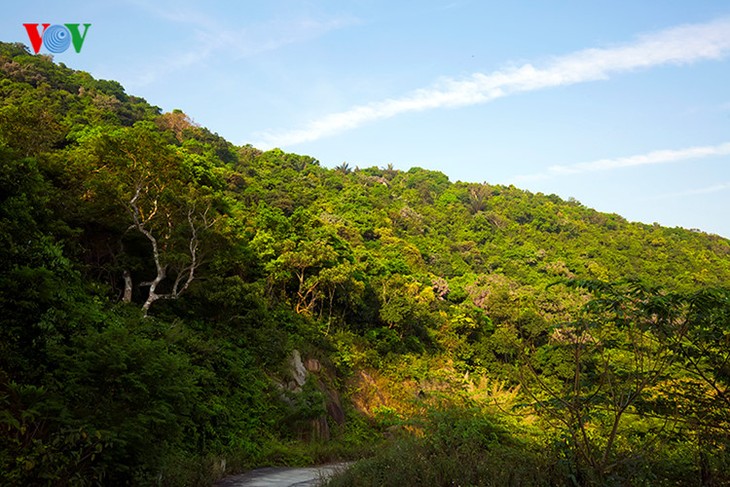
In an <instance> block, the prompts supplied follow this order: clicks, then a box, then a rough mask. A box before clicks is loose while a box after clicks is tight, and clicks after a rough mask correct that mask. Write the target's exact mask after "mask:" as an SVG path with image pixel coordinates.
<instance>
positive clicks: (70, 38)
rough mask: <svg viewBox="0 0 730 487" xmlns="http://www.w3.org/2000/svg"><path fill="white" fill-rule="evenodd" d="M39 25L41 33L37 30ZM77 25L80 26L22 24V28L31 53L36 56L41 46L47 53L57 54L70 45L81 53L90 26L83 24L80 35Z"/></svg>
mask: <svg viewBox="0 0 730 487" xmlns="http://www.w3.org/2000/svg"><path fill="white" fill-rule="evenodd" d="M39 25H41V26H42V27H43V30H42V31H39V30H38V26H39ZM79 25H81V24H63V25H61V24H55V25H51V24H23V27H25V30H26V31H28V38H29V39H30V45H31V46H32V47H33V53H35V54H38V51H40V50H41V46H45V48H46V49H48V51H49V52H52V53H54V54H59V53H61V52H65V51H66V50H67V49H68V48H69V46H70V45H71V44H72V43H73V46H74V49H75V50H76V52H81V47H82V46H83V45H84V40H86V33H87V32H89V27H90V26H91V24H83V25H84V33H83V34H81V30H80V29H79Z"/></svg>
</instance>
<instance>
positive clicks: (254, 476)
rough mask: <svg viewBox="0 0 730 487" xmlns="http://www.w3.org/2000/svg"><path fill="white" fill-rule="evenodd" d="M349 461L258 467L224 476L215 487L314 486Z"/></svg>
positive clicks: (344, 467) (342, 467)
mask: <svg viewBox="0 0 730 487" xmlns="http://www.w3.org/2000/svg"><path fill="white" fill-rule="evenodd" d="M350 465H351V464H350V463H331V464H328V465H321V466H319V467H307V468H287V467H272V468H259V469H256V470H252V471H250V472H247V473H244V474H241V475H233V476H231V477H226V478H224V479H223V480H220V481H219V482H217V483H216V484H215V487H315V486H318V485H322V483H324V481H325V480H327V479H329V478H330V477H332V476H333V475H334V474H335V473H337V472H341V471H342V470H344V469H346V468H347V467H348V466H350Z"/></svg>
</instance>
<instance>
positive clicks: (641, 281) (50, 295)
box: [0, 43, 730, 486]
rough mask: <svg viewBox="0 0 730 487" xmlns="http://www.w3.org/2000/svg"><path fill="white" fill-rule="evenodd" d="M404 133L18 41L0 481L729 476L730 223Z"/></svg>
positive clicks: (6, 182) (0, 234) (708, 481)
mask: <svg viewBox="0 0 730 487" xmlns="http://www.w3.org/2000/svg"><path fill="white" fill-rule="evenodd" d="M191 96H193V95H191ZM387 157H388V156H387V154H383V167H371V168H357V167H351V166H350V165H349V164H347V163H342V164H341V165H340V166H338V167H335V168H332V169H329V168H325V167H322V166H321V165H320V164H319V162H318V161H317V160H316V159H314V158H312V157H309V156H302V155H296V154H290V153H285V152H283V151H281V150H278V149H274V150H271V151H266V152H263V151H260V150H257V149H256V148H254V147H252V146H250V145H246V146H242V147H237V146H235V145H233V144H231V143H230V142H228V141H226V140H224V139H223V138H221V137H220V136H218V135H217V134H215V133H212V132H211V131H209V130H207V129H206V128H204V127H201V126H199V125H197V124H196V123H194V122H193V121H192V120H191V118H190V117H189V116H188V115H186V114H185V113H183V112H181V111H179V110H175V111H173V112H170V113H162V111H161V110H160V109H159V108H157V107H155V106H153V105H150V104H149V103H147V102H146V101H145V100H143V99H141V98H138V97H135V96H132V95H129V94H127V93H126V92H125V90H124V88H123V87H122V86H121V85H120V84H118V83H116V82H114V81H105V80H97V79H94V78H93V77H92V76H91V75H90V74H88V73H85V72H81V71H75V70H72V69H69V68H68V67H66V66H64V65H63V64H56V63H54V62H53V60H52V58H50V57H49V56H44V55H30V54H29V51H28V49H27V48H26V47H25V46H23V45H21V44H7V43H2V44H0V313H1V316H0V483H2V484H3V485H210V484H211V483H212V482H213V481H214V480H216V479H217V478H220V477H222V476H223V475H225V474H227V473H231V472H236V471H241V470H244V469H246V468H252V467H255V466H262V465H283V464H289V465H305V464H312V463H318V462H324V461H329V460H335V459H360V458H363V460H361V461H360V462H358V463H357V464H355V466H354V467H352V468H351V469H350V470H349V471H348V472H347V473H346V474H344V475H343V477H342V478H339V479H335V480H334V481H333V484H334V485H373V486H377V485H394V486H396V485H397V486H403V485H444V486H445V485H729V484H730V474H728V472H730V455H729V454H728V447H730V390H729V389H728V386H729V383H730V361H729V359H730V343H729V340H730V291H728V289H727V288H726V287H725V286H728V285H729V284H730V241H728V240H726V239H724V238H721V237H719V236H715V235H709V234H706V233H703V232H700V231H690V230H685V229H681V228H673V229H672V228H664V227H661V226H659V225H657V224H654V225H646V224H641V223H632V222H628V221H626V220H625V219H623V218H622V217H620V216H618V215H614V214H605V213H600V212H597V211H594V210H592V209H590V208H586V207H585V206H583V205H581V204H580V203H579V202H577V201H575V200H568V201H564V200H562V199H561V198H559V197H557V196H555V195H544V194H540V193H538V194H533V193H529V192H526V191H522V190H520V189H518V188H515V187H513V186H509V187H506V186H500V185H491V184H488V183H466V182H452V181H450V180H449V179H448V178H447V177H446V176H445V175H444V174H442V173H439V172H434V171H428V170H424V169H421V168H418V167H414V168H411V169H409V170H397V169H394V168H393V166H392V165H390V164H388V159H387Z"/></svg>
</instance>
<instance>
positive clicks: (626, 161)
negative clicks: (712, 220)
mask: <svg viewBox="0 0 730 487" xmlns="http://www.w3.org/2000/svg"><path fill="white" fill-rule="evenodd" d="M728 154H730V142H725V143H723V144H718V145H705V146H696V147H688V148H685V149H676V150H656V151H652V152H648V153H646V154H637V155H633V156H627V157H617V158H615V159H598V160H596V161H591V162H581V163H579V164H571V165H567V166H551V167H549V168H548V170H547V171H546V172H542V173H536V174H526V175H523V176H517V177H516V178H515V180H514V182H515V183H523V182H526V181H537V180H542V179H548V178H551V177H553V176H564V175H569V174H581V173H586V172H596V171H611V170H613V169H619V168H622V167H631V166H646V165H650V164H667V163H670V162H679V161H685V160H688V159H701V158H704V157H711V156H724V155H728Z"/></svg>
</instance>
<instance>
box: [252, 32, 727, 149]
mask: <svg viewBox="0 0 730 487" xmlns="http://www.w3.org/2000/svg"><path fill="white" fill-rule="evenodd" d="M728 53H730V18H724V19H719V20H715V21H713V22H708V23H704V24H692V25H684V26H679V27H674V28H671V29H667V30H663V31H660V32H657V33H653V34H648V35H643V36H640V37H639V38H638V39H637V40H636V41H635V42H633V43H630V44H625V45H621V46H615V47H609V48H601V49H585V50H582V51H577V52H574V53H571V54H568V55H565V56H560V57H555V58H553V59H551V60H549V61H548V62H546V63H545V65H544V66H543V67H535V66H533V65H532V64H525V65H522V66H520V67H515V68H509V69H504V70H501V71H495V72H492V73H486V74H485V73H474V74H472V75H471V76H469V77H467V78H465V79H461V80H456V79H450V78H447V79H444V80H443V81H441V82H439V83H437V84H435V85H433V86H431V87H428V88H423V89H418V90H415V91H413V92H411V93H409V94H407V95H405V96H403V97H400V98H391V99H387V100H383V101H378V102H373V103H370V104H367V105H360V106H355V107H353V108H351V109H349V110H346V111H343V112H339V113H333V114H329V115H325V116H324V117H322V118H320V119H318V120H314V121H312V122H310V123H309V124H308V125H306V126H305V127H303V128H301V129H295V130H289V131H283V132H265V133H260V134H258V136H259V137H260V138H261V141H260V142H259V145H260V146H265V147H272V146H288V145H293V144H297V143H302V142H309V141H313V140H317V139H320V138H323V137H327V136H331V135H334V134H337V133H340V132H343V131H346V130H350V129H353V128H356V127H359V126H361V125H363V124H365V123H368V122H373V121H376V120H382V119H386V118H391V117H395V116H397V115H399V114H402V113H407V112H417V111H423V110H431V109H435V108H445V107H459V106H466V105H475V104H479V103H487V102H490V101H492V100H495V99H497V98H501V97H505V96H509V95H512V94H516V93H521V92H527V91H535V90H540V89H545V88H551V87H556V86H564V85H570V84H575V83H583V82H587V81H595V80H601V79H607V78H608V77H609V76H610V75H612V74H618V73H622V72H626V71H631V70H634V69H640V68H649V67H652V66H660V65H666V64H686V63H691V62H696V61H700V60H708V59H720V58H723V57H725V56H726V55H728Z"/></svg>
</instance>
